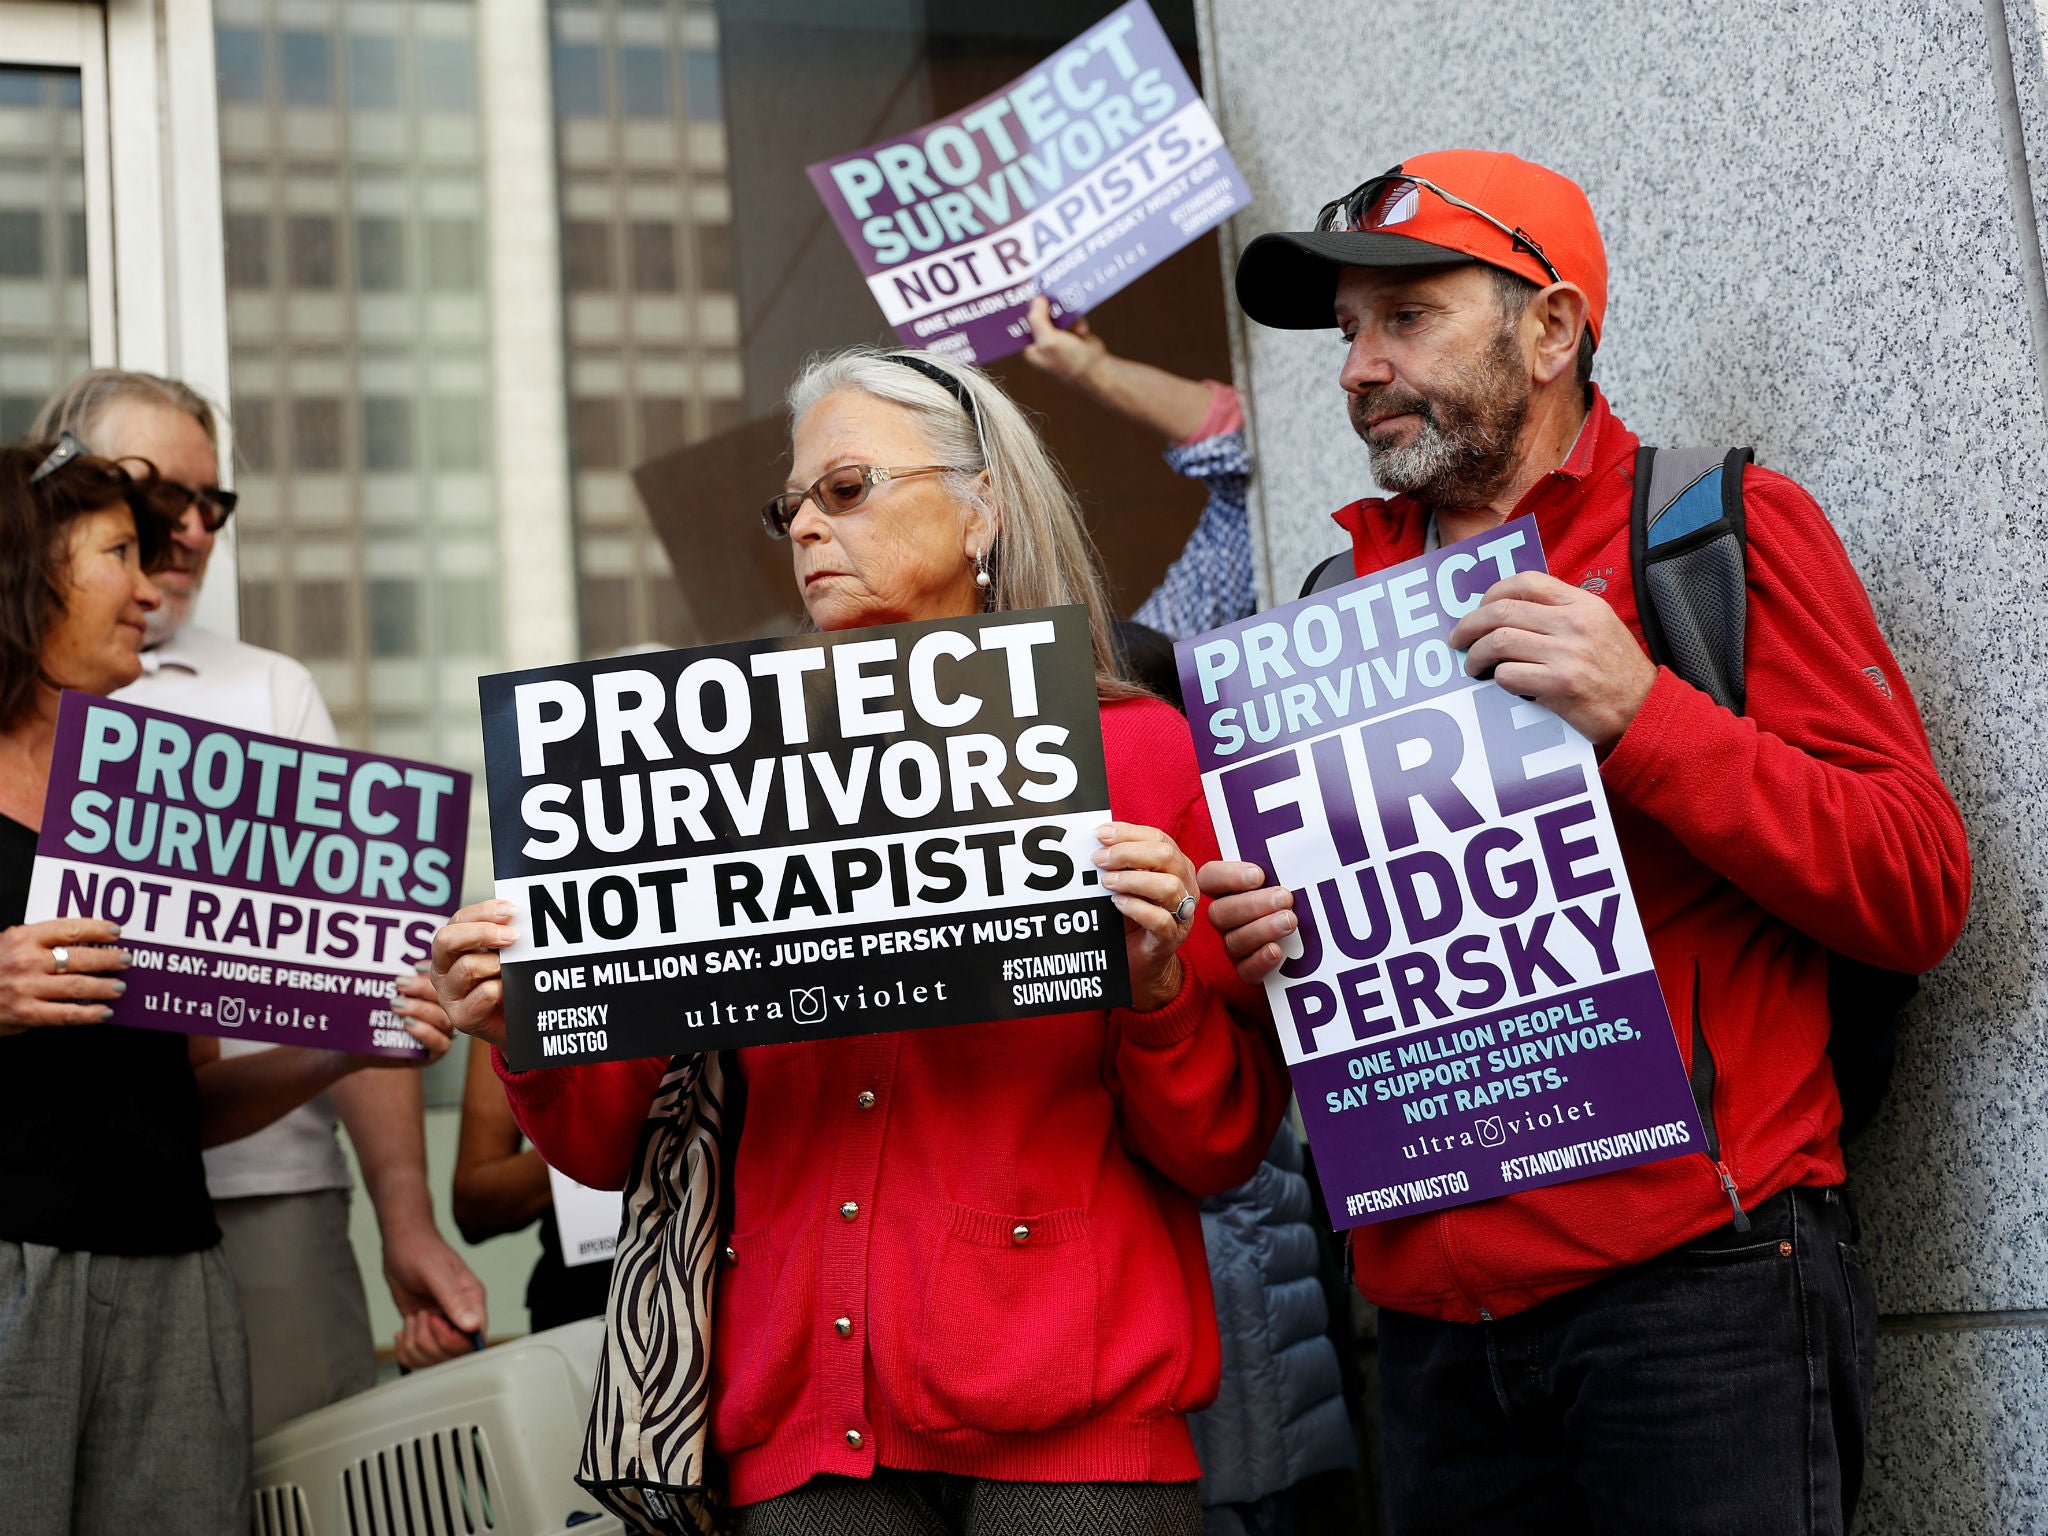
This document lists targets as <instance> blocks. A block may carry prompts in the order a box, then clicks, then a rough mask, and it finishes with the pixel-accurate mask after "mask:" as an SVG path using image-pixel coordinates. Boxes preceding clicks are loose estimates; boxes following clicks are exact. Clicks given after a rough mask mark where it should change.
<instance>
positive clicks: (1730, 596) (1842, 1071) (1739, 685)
mask: <svg viewBox="0 0 2048 1536" xmlns="http://www.w3.org/2000/svg"><path fill="white" fill-rule="evenodd" d="M1755 458H1756V455H1755V453H1754V451H1753V450H1751V449H1748V448H1726V449H1723V448H1664V449H1658V448H1642V449H1639V450H1638V451H1637V453H1636V487H1635V499H1634V502H1633V504H1632V505H1631V506H1630V509H1629V541H1628V542H1629V573H1630V575H1631V577H1632V578H1633V580H1634V582H1635V590H1636V607H1637V609H1638V611H1639V613H1640V616H1641V618H1642V624H1643V636H1644V638H1645V639H1646V640H1647V641H1648V642H1649V646H1650V656H1651V659H1652V660H1654V661H1656V662H1658V663H1659V664H1660V665H1662V666H1668V667H1669V668H1671V670H1672V671H1674V672H1676V673H1677V674H1678V675H1679V676H1680V677H1682V678H1684V679H1685V680H1686V681H1687V682H1689V683H1691V684H1692V685H1693V686H1694V687H1695V688H1698V689H1699V690H1700V691H1701V692H1702V693H1704V694H1706V695H1707V696H1708V697H1710V698H1712V699H1713V700H1714V702H1715V703H1717V704H1720V705H1721V706H1723V707H1724V708H1726V709H1730V710H1733V711H1734V712H1735V713H1736V714H1738V715H1739V714H1741V713H1743V707H1744V703H1745V700H1746V695H1747V692H1748V689H1747V681H1748V679H1747V675H1746V673H1745V668H1744V657H1745V655H1746V652H1745V649H1744V644H1745V640H1746V638H1747V630H1748V618H1749V603H1748V584H1747V580H1746V576H1747V569H1748V561H1747V556H1748V548H1749V546H1748V540H1747V538H1746V536H1745V534H1744V531H1743V521H1742V474H1743V470H1744V469H1745V468H1747V467H1748V466H1749V464H1751V463H1752V462H1753V461H1754V460H1755ZM1351 576H1352V570H1351V555H1350V551H1348V550H1345V551H1341V552H1339V553H1338V554H1335V555H1332V556H1331V557H1330V558H1329V559H1327V560H1325V561H1323V562H1322V563H1321V564H1320V565H1318V566H1317V567H1316V568H1315V569H1314V570H1313V571H1311V572H1309V576H1308V580H1307V581H1305V582H1303V583H1302V587H1301V595H1302V596H1303V597H1307V596H1308V595H1309V594H1310V593H1312V592H1321V591H1325V590H1327V589H1328V588H1330V587H1335V586H1341V585H1342V584H1343V583H1345V582H1347V581H1349V580H1351ZM1919 990H1920V978H1919V977H1918V976H1908V975H1906V974H1904V973H1903V972H1899V971H1887V970H1884V969H1881V968H1880V967H1878V966H1874V965H1866V964H1864V963H1863V962H1862V961H1860V960H1851V959H1848V958H1847V957H1846V956H1843V955H1837V954H1833V953H1830V954H1829V955H1828V1059H1829V1060H1830V1061H1831V1062H1832V1063H1833V1064H1834V1069H1835V1087H1836V1089H1837V1091H1838V1092H1839V1093H1840V1094H1841V1097H1842V1137H1843V1139H1844V1140H1847V1139H1848V1138H1850V1137H1851V1136H1854V1135H1856V1134H1857V1133H1859V1132H1860V1131H1862V1130H1863V1128H1864V1127H1865V1126H1867V1125H1869V1124H1870V1122H1871V1120H1872V1119H1874V1118H1875V1117H1876V1115H1877V1110H1878V1106H1879V1105H1880V1104H1882V1103H1883V1102H1884V1095H1885V1090H1886V1089H1887V1088H1889V1087H1890V1086H1891V1080H1892V1066H1893V1063H1894V1061H1895V1059H1896V1057H1897V1053H1898V1038H1899V1014H1900V1011H1901V1010H1902V1009H1904V1007H1905V1006H1906V1004H1907V1003H1908V1002H1909V1001H1911V999H1912V997H1913V995H1914V994H1915V993H1916V992H1918V991H1919ZM1714 1072H1715V1068H1714V1062H1713V1058H1712V1056H1711V1055H1710V1054H1709V1053H1708V1052H1707V1049H1706V1040H1705V1038H1704V1036H1702V1035H1700V1034H1699V1033H1698V1032H1697V1029H1696V1030H1695V1035H1694V1039H1693V1074H1692V1076H1693V1090H1694V1093H1695V1094H1696V1095H1698V1096H1699V1097H1700V1099H1701V1105H1700V1112H1701V1114H1702V1115H1708V1106H1709V1105H1710V1104H1711V1102H1712V1097H1713V1082H1714ZM1708 1125H1709V1130H1708V1134H1709V1136H1713V1134H1714V1132H1713V1130H1712V1119H1711V1116H1709V1117H1708ZM1717 1139H1718V1138H1717ZM1715 1155H1716V1156H1718V1155H1719V1154H1718V1152H1717V1153H1716V1154H1715Z"/></svg>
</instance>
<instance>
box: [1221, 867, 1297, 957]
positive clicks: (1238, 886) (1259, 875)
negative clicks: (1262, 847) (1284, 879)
mask: <svg viewBox="0 0 2048 1536" xmlns="http://www.w3.org/2000/svg"><path fill="white" fill-rule="evenodd" d="M1197 878H1198V879H1199V880H1200V881H1201V884H1202V894H1203V895H1204V896H1206V897H1208V898H1209V924H1210V926H1211V927H1213V928H1214V929H1215V930H1216V931H1217V932H1218V933H1220V934H1222V935H1223V951H1224V953H1225V954H1227V955H1229V956H1230V960H1231V963H1232V964H1233V965H1235V966H1236V967H1237V974H1238V976H1239V977H1240V978H1241V979H1242V980H1243V981H1244V982H1245V984H1246V985H1247V986H1253V987H1256V986H1258V985H1260V984H1261V983H1262V982H1264V981H1265V979H1266V978H1267V977H1268V976H1270V975H1272V974H1273V972H1274V971H1276V970H1278V969H1279V968H1280V962H1281V961H1282V960H1285V959H1286V958H1287V952H1286V950H1285V949H1283V948H1282V946H1283V945H1284V944H1285V943H1286V942H1287V936H1288V935H1289V934H1290V933H1292V932H1294V930H1295V928H1296V926H1297V925H1298V919H1296V917H1295V915H1294V892H1292V891H1290V890H1288V889H1287V887H1285V886H1284V885H1267V884H1266V872H1265V871H1264V870H1262V869H1260V868H1259V866H1258V865H1256V864H1246V863H1243V862H1241V861H1239V860H1236V859H1218V860H1216V861H1215V862H1214V863H1211V864H1204V865H1203V866H1202V870H1201V874H1200V875H1199V876H1198V877H1197Z"/></svg>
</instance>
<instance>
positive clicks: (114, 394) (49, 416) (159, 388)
mask: <svg viewBox="0 0 2048 1536" xmlns="http://www.w3.org/2000/svg"><path fill="white" fill-rule="evenodd" d="M117 400H143V401H147V402H148V403H150V404H152V405H163V406H168V407H170V408H171V409H172V410H174V411H182V412H184V413H185V414H186V415H187V416H190V417H191V418H192V419H193V420H194V421H196V422H198V423H199V425H200V427H201V428H202V429H203V430H204V431H205V433H206V440H207V441H208V442H209V443H211V444H213V446H214V449H215V451H216V452H218V451H219V448H220V427H219V424H218V421H217V419H216V417H215V415H214V408H213V402H211V401H210V400H208V399H207V398H206V396H204V395H202V394H200V393H199V391H198V390H196V389H194V388H193V387H192V386H191V385H190V384H186V383H184V382H183V381H181V380H178V379H167V378H164V377H163V376H161V375H160V374H154V373H139V372H137V371H135V370H134V369H130V368H95V369H93V370H91V371H90V372H89V373H81V374H80V375H79V376H78V377H77V378H75V379H73V380H72V381H71V382H70V383H69V384H67V385H65V386H64V388H62V389H61V390H59V391H58V392H57V393H56V394H54V395H52V396H51V397H50V398H49V399H48V400H46V401H45V402H43V408H42V409H41V410H40V411H38V412H37V413H36V420H35V425H34V426H32V427H30V428H29V433H28V435H29V436H30V437H31V438H34V439H35V440H37V441H38V442H44V441H48V440H49V439H51V438H54V437H55V436H56V435H57V434H58V433H60V432H69V433H70V434H71V435H72V436H74V437H76V438H77V439H78V440H79V441H80V442H82V443H84V444H85V445H86V446H87V447H88V448H91V447H92V446H93V441H92V429H93V428H94V427H95V426H97V425H98V424H99V419H100V417H101V416H102V415H103V414H104V413H105V412H106V409H107V407H108V406H110V405H112V404H113V403H114V402H115V401H117Z"/></svg>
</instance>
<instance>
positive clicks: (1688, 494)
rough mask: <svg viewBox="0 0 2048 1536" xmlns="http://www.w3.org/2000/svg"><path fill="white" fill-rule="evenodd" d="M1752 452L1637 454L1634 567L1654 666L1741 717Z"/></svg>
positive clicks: (1638, 604) (1631, 520) (1719, 450)
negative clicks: (1747, 477)
mask: <svg viewBox="0 0 2048 1536" xmlns="http://www.w3.org/2000/svg"><path fill="white" fill-rule="evenodd" d="M1755 458H1756V454H1755V451H1754V450H1753V449H1749V448H1727V449H1723V448H1662V449H1659V448H1649V447H1645V448H1642V449H1640V450H1638V452H1637V454H1636V485H1635V496H1634V499H1633V501H1632V502H1631V504H1630V507H1629V566H1630V574H1631V576H1632V577H1633V578H1634V584H1635V593H1636V607H1637V610H1638V612H1639V614H1640V616H1641V618H1642V623H1643V635H1644V638H1645V639H1647V640H1648V641H1649V644H1650V656H1651V659H1652V660H1654V661H1656V662H1658V663H1660V664H1662V665H1664V666H1668V667H1670V668H1671V670H1672V671H1674V672H1676V673H1677V674H1678V675H1679V676H1680V677H1682V678H1684V679H1685V680H1686V681H1687V682H1689V683H1691V684H1692V685H1693V686H1694V687H1696V688H1698V689H1699V690H1700V691H1701V692H1703V693H1705V694H1707V695H1708V696H1709V697H1710V698H1712V699H1713V700H1714V702H1715V703H1717V704H1720V705H1722V706H1723V707H1725V708H1727V709H1730V710H1733V711H1734V712H1735V713H1736V714H1738V715H1739V714H1741V713H1742V711H1743V705H1744V702H1745V698H1746V693H1747V690H1746V687H1745V678H1744V675H1743V658H1744V642H1745V638H1746V627H1747V620H1748V611H1749V603H1748V590H1747V587H1746V584H1745V581H1744V574H1745V567H1746V560H1747V556H1748V547H1747V539H1746V535H1745V533H1744V529H1743V521H1742V475H1743V470H1744V469H1745V468H1746V467H1747V466H1748V465H1749V464H1750V463H1752V462H1753V461H1754V460H1755Z"/></svg>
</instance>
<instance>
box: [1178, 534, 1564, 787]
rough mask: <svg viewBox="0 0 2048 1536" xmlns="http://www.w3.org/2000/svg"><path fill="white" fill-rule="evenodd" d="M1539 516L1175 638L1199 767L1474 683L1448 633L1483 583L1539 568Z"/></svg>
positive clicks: (1249, 755)
mask: <svg viewBox="0 0 2048 1536" xmlns="http://www.w3.org/2000/svg"><path fill="white" fill-rule="evenodd" d="M1547 569H1548V566H1546V565H1545V564H1544V560H1543V545H1542V543H1541V542H1540V541H1539V540H1538V538H1537V536H1536V520H1535V519H1534V518H1533V517H1518V518H1516V519H1515V520H1514V521H1513V522H1511V523H1506V524H1503V525H1502V526H1501V527H1500V528H1499V529H1498V530H1496V531H1495V532H1494V533H1493V534H1492V535H1491V536H1489V537H1485V538H1482V539H1479V540H1477V541H1476V542H1475V541H1472V540H1466V541H1465V542H1464V543H1462V544H1459V545H1453V546H1452V547H1450V548H1448V549H1440V550H1436V551H1434V552H1432V553H1430V554H1427V555H1424V556H1423V557H1422V558H1421V559H1420V560H1415V561H1410V562H1409V563H1408V564H1406V565H1403V566H1402V567H1400V568H1399V570H1398V571H1397V572H1395V573H1392V574H1390V575H1387V576H1385V577H1382V578H1380V579H1376V580H1374V581H1372V582H1370V583H1367V584H1365V585H1363V586H1359V585H1356V584H1353V585H1349V586H1346V587H1342V588H1339V589H1337V590H1336V591H1335V592H1331V593H1327V594H1313V595H1311V596H1308V597H1304V598H1301V599H1299V600H1298V601H1295V602H1292V603H1287V604H1285V605H1283V606H1281V607H1279V608H1274V609H1271V610H1269V611H1268V612H1265V613H1262V614H1259V615H1257V616H1256V617H1255V618H1251V619H1246V620H1244V621H1243V622H1242V623H1238V624H1232V625H1229V626H1227V627H1226V628H1223V629H1219V630H1215V631H1213V632H1211V633H1209V634H1206V635H1201V636H1198V637H1197V638H1195V639H1193V640H1183V641H1181V642H1180V643H1179V644H1177V645H1176V646H1175V647H1174V654H1175V656H1176V658H1177V659H1178V661H1179V663H1180V680H1181V692H1182V695H1183V697H1185V698H1186V700H1187V706H1188V715H1189V717H1190V718H1191V719H1193V720H1194V721H1195V722H1196V729H1195V756H1196V759H1197V760H1198V761H1199V763H1200V764H1201V769H1202V772H1204V773H1210V772H1213V771H1214V770H1216V769H1218V768H1227V767H1229V766H1230V765H1231V764H1232V763H1238V762H1243V761H1244V760H1245V759H1247V758H1252V757H1258V756H1261V755H1262V754H1264V753H1267V752H1272V751H1275V750H1277V749H1279V748H1281V747H1284V746H1288V745H1290V744H1292V743H1294V742H1297V741H1305V740H1308V739H1309V738H1311V737H1316V736H1322V735H1325V734H1327V733H1328V732H1329V731H1330V730H1331V729H1333V728H1334V727H1336V726H1339V725H1342V724H1344V723H1345V722H1346V721H1348V720H1355V719H1360V718H1363V717H1365V716H1367V715H1369V714H1373V713H1377V712H1379V711H1381V710H1383V709H1385V708H1386V707H1387V705H1388V703H1389V702H1390V701H1394V700H1399V701H1401V702H1404V703H1415V702H1420V701H1422V700H1424V699H1428V698H1433V697H1436V696H1437V695H1440V694H1444V693H1450V692H1454V691H1456V690H1458V689H1461V688H1469V687H1470V686H1471V685H1472V680H1471V678H1469V677H1467V676H1466V675H1465V659H1464V656H1463V655H1462V654H1461V653H1459V652H1456V651H1453V650H1452V649H1451V648H1450V645H1449V644H1448V643H1447V642H1446V641H1445V639H1444V638H1443V637H1444V635H1445V634H1447V633H1448V632H1449V630H1450V628H1451V626H1452V624H1454V623H1456V621H1457V620H1458V619H1459V618H1461V617H1462V616H1463V615H1465V614H1467V613H1470V612H1471V611H1472V610H1473V609H1474V608H1476V607H1478V606H1479V601H1480V599H1481V597H1483V596H1484V595H1485V592H1486V589H1487V588H1488V587H1491V586H1492V585H1493V584H1494V583H1495V582H1497V581H1502V580H1505V579H1506V578H1507V577H1509V576H1512V575H1514V574H1515V573H1516V572H1518V571H1542V570H1547Z"/></svg>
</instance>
